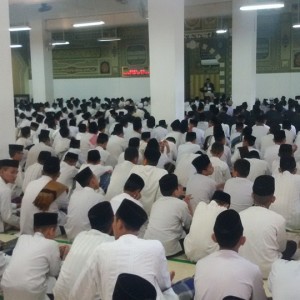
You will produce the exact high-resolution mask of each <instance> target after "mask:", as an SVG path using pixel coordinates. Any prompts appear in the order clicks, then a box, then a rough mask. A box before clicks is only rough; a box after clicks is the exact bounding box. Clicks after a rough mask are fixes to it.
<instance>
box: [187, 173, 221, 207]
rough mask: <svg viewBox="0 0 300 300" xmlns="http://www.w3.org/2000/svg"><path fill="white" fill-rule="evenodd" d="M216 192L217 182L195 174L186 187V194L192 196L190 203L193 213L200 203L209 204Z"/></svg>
mask: <svg viewBox="0 0 300 300" xmlns="http://www.w3.org/2000/svg"><path fill="white" fill-rule="evenodd" d="M215 190H216V182H215V181H214V180H213V179H211V178H210V177H208V176H204V175H202V174H194V175H193V176H191V177H190V179H189V180H188V182H187V185H186V194H187V195H192V199H191V201H190V203H191V207H192V208H193V211H195V209H196V206H197V205H198V203H199V202H200V201H203V202H205V203H209V202H210V200H211V198H212V196H213V194H214V192H215Z"/></svg>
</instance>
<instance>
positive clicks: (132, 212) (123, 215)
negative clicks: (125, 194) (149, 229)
mask: <svg viewBox="0 0 300 300" xmlns="http://www.w3.org/2000/svg"><path fill="white" fill-rule="evenodd" d="M116 216H117V217H118V218H119V219H121V220H122V221H123V222H124V223H125V224H126V225H127V226H129V227H131V228H133V229H135V230H139V229H140V228H141V226H142V225H143V224H144V223H145V222H146V221H147V220H148V216H147V213H146V212H145V210H144V209H143V208H142V207H140V206H139V205H137V204H135V203H134V202H133V201H131V200H128V199H126V198H125V199H124V200H123V201H122V203H121V205H120V206H119V208H118V210H117V211H116Z"/></svg>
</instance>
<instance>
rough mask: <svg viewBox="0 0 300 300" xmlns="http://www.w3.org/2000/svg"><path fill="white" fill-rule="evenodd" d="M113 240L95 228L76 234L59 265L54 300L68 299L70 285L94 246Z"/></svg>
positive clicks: (73, 282) (74, 280) (93, 249)
mask: <svg viewBox="0 0 300 300" xmlns="http://www.w3.org/2000/svg"><path fill="white" fill-rule="evenodd" d="M114 240H115V239H114V237H113V236H110V235H108V234H106V233H102V232H101V231H98V230H95V229H91V230H89V231H82V232H80V233H79V234H78V235H77V237H76V238H75V240H74V242H73V244H72V247H71V249H70V251H69V253H68V255H67V257H66V259H65V261H64V263H63V265H62V267H61V270H60V273H59V276H58V279H57V281H56V284H55V287H54V289H53V294H54V297H55V299H56V300H68V299H69V295H70V291H71V289H72V287H73V286H74V284H75V282H76V280H77V278H78V276H79V274H80V273H81V271H82V269H83V268H84V266H85V265H86V262H87V260H88V259H89V258H90V257H91V255H93V253H94V252H95V250H96V248H97V247H98V246H99V245H101V244H102V243H104V242H112V241H114Z"/></svg>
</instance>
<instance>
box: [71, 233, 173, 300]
mask: <svg viewBox="0 0 300 300" xmlns="http://www.w3.org/2000/svg"><path fill="white" fill-rule="evenodd" d="M121 273H131V274H136V275H138V276H141V277H142V278H144V279H146V280H148V281H149V282H150V283H152V284H153V285H154V286H155V288H156V290H157V291H158V292H159V293H160V291H164V290H166V289H168V288H170V286H171V282H170V276H169V272H168V270H167V262H166V258H165V253H164V249H163V246H162V245H161V243H160V242H158V241H146V240H142V239H138V238H137V237H136V236H134V235H131V234H126V235H123V236H121V237H120V238H119V239H118V240H116V241H115V242H112V243H103V244H102V245H100V246H99V247H98V249H97V250H96V252H95V254H94V255H93V256H92V257H91V258H90V260H89V261H88V263H87V265H86V267H85V268H84V270H83V271H82V273H81V274H80V276H79V278H78V280H77V281H76V283H75V285H74V288H73V289H72V292H71V297H70V299H73V300H79V299H80V300H82V299H85V300H89V299H94V296H95V294H99V295H100V298H101V299H102V300H111V299H112V294H113V291H114V287H115V283H116V280H117V277H118V275H119V274H121Z"/></svg>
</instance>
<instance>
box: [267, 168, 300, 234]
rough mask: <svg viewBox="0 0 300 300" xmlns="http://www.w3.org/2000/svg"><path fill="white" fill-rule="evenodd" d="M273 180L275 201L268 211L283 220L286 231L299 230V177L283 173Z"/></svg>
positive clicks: (276, 175)
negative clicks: (275, 213) (280, 216)
mask: <svg viewBox="0 0 300 300" xmlns="http://www.w3.org/2000/svg"><path fill="white" fill-rule="evenodd" d="M274 178H275V193H274V196H275V197H276V199H275V201H274V203H272V204H271V206H270V209H271V210H273V211H275V212H277V213H278V214H280V215H282V216H283V217H284V218H285V220H286V228H287V229H289V230H295V229H300V175H297V174H291V173H290V172H289V171H284V172H283V173H278V174H275V176H274Z"/></svg>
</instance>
